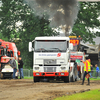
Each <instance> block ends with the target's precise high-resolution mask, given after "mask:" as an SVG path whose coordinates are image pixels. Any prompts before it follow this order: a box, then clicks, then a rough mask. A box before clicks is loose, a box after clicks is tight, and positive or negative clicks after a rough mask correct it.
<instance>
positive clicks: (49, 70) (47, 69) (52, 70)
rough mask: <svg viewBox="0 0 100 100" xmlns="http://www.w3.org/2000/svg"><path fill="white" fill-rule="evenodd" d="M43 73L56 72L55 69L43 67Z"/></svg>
mask: <svg viewBox="0 0 100 100" xmlns="http://www.w3.org/2000/svg"><path fill="white" fill-rule="evenodd" d="M44 72H56V67H44Z"/></svg>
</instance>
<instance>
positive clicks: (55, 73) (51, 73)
mask: <svg viewBox="0 0 100 100" xmlns="http://www.w3.org/2000/svg"><path fill="white" fill-rule="evenodd" d="M32 42H33V43H34V48H33V46H32ZM32 42H29V51H30V52H31V51H34V52H33V76H34V78H33V80H34V82H39V81H40V80H41V79H44V78H46V79H48V80H54V79H56V80H63V81H64V82H69V69H70V62H69V59H70V58H69V57H70V49H73V45H72V44H71V43H69V37H36V38H35V40H33V41H32Z"/></svg>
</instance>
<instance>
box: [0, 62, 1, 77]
mask: <svg viewBox="0 0 100 100" xmlns="http://www.w3.org/2000/svg"><path fill="white" fill-rule="evenodd" d="M0 78H1V63H0Z"/></svg>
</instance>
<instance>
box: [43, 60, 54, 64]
mask: <svg viewBox="0 0 100 100" xmlns="http://www.w3.org/2000/svg"><path fill="white" fill-rule="evenodd" d="M55 64H56V59H44V65H55Z"/></svg>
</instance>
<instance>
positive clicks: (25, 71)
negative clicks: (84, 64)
mask: <svg viewBox="0 0 100 100" xmlns="http://www.w3.org/2000/svg"><path fill="white" fill-rule="evenodd" d="M23 74H24V76H26V77H33V69H30V70H29V69H23ZM90 76H91V77H90V78H97V77H98V78H100V71H99V72H98V73H97V72H96V70H93V71H91V72H90Z"/></svg>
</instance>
